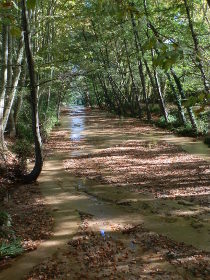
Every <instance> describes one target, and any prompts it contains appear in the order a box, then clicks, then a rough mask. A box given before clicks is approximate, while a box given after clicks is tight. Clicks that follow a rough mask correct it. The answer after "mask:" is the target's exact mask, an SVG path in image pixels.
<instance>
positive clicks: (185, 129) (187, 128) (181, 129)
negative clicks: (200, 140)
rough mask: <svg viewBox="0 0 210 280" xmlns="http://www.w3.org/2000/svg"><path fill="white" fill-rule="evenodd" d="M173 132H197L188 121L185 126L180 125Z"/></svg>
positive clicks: (185, 134)
mask: <svg viewBox="0 0 210 280" xmlns="http://www.w3.org/2000/svg"><path fill="white" fill-rule="evenodd" d="M175 132H176V133H177V134H179V135H182V136H197V135H198V134H197V133H196V132H195V131H194V130H193V129H192V126H191V124H190V123H187V124H186V126H180V127H179V128H177V129H176V130H175Z"/></svg>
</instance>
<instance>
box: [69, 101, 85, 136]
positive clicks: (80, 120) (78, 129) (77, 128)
mask: <svg viewBox="0 0 210 280" xmlns="http://www.w3.org/2000/svg"><path fill="white" fill-rule="evenodd" d="M70 115H71V118H70V129H71V134H70V139H71V140H72V141H79V140H81V139H82V138H83V135H82V132H83V131H84V129H85V124H84V123H85V112H84V107H83V106H74V107H71V114H70Z"/></svg>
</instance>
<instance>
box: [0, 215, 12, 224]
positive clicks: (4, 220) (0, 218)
mask: <svg viewBox="0 0 210 280" xmlns="http://www.w3.org/2000/svg"><path fill="white" fill-rule="evenodd" d="M2 226H7V227H9V226H11V216H10V215H9V214H8V213H7V212H5V211H0V227H2Z"/></svg>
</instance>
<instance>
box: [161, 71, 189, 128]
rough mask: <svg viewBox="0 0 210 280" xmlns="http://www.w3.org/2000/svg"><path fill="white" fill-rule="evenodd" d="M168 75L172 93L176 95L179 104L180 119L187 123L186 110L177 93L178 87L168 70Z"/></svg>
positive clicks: (184, 123)
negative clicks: (176, 87) (175, 85)
mask: <svg viewBox="0 0 210 280" xmlns="http://www.w3.org/2000/svg"><path fill="white" fill-rule="evenodd" d="M166 76H167V78H168V81H169V85H170V88H171V91H172V93H173V95H174V97H175V100H176V104H177V108H178V112H179V119H180V121H181V123H182V124H183V125H186V118H185V114H184V111H183V108H182V104H181V99H180V96H179V95H178V94H177V92H176V89H175V87H174V85H173V82H172V80H171V76H170V74H169V73H168V72H166Z"/></svg>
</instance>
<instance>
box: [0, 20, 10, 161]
mask: <svg viewBox="0 0 210 280" xmlns="http://www.w3.org/2000/svg"><path fill="white" fill-rule="evenodd" d="M7 62H8V26H6V25H4V24H3V26H2V71H1V80H0V82H1V89H0V90H1V91H0V156H1V157H2V158H3V159H6V157H5V151H6V149H7V148H6V144H5V141H4V129H3V117H4V106H5V95H6V86H7Z"/></svg>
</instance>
